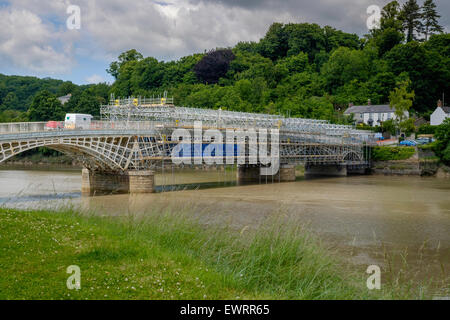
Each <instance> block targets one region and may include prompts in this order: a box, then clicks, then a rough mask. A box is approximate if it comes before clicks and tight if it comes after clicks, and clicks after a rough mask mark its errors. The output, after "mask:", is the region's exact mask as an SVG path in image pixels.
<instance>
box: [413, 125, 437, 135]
mask: <svg viewBox="0 0 450 320" xmlns="http://www.w3.org/2000/svg"><path fill="white" fill-rule="evenodd" d="M435 133H436V126H432V125H429V124H423V125H421V126H419V127H418V128H417V134H435Z"/></svg>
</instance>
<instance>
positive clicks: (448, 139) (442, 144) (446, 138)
mask: <svg viewBox="0 0 450 320" xmlns="http://www.w3.org/2000/svg"><path fill="white" fill-rule="evenodd" d="M434 137H435V138H436V139H437V142H436V146H435V152H436V155H437V156H438V157H439V158H441V160H442V161H443V162H444V163H446V164H450V119H445V121H444V122H443V123H442V124H441V125H440V126H438V127H437V128H436V133H435V135H434Z"/></svg>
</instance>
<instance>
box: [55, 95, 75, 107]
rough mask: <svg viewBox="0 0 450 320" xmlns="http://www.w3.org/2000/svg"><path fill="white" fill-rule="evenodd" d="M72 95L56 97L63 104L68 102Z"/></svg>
mask: <svg viewBox="0 0 450 320" xmlns="http://www.w3.org/2000/svg"><path fill="white" fill-rule="evenodd" d="M71 97H72V94H70V93H69V94H68V95H65V96H62V97H58V98H57V99H58V100H59V101H60V102H61V103H62V104H63V105H65V104H66V103H67V102H69V100H70V98H71Z"/></svg>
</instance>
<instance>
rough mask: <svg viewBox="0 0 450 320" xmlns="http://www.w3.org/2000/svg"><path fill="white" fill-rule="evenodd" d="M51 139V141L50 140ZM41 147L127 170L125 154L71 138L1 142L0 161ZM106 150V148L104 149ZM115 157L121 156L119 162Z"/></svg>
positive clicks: (92, 162) (111, 168)
mask: <svg viewBox="0 0 450 320" xmlns="http://www.w3.org/2000/svg"><path fill="white" fill-rule="evenodd" d="M49 140H50V141H49ZM39 147H47V148H49V149H53V150H56V151H59V152H62V153H65V154H69V155H75V156H78V157H80V158H81V159H82V160H83V159H84V160H85V161H84V162H85V163H84V164H85V165H87V166H93V167H100V168H104V169H108V170H113V171H114V170H126V169H127V168H126V166H124V163H125V162H126V161H123V160H125V159H124V157H123V156H120V155H118V154H117V153H113V152H109V154H108V153H106V152H102V150H100V151H99V150H98V148H95V147H94V146H93V145H92V144H91V143H87V144H79V143H74V142H73V141H71V140H65V139H64V140H62V139H45V140H42V141H40V140H33V141H17V142H8V143H1V142H0V163H2V162H4V161H6V160H8V159H11V158H13V157H15V156H16V155H19V154H21V153H23V152H26V151H29V150H33V149H36V148H39ZM103 151H104V149H103ZM112 156H114V158H116V159H117V158H119V159H120V160H122V161H120V162H118V161H117V160H116V159H114V158H113V157H112Z"/></svg>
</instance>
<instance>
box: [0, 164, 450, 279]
mask: <svg viewBox="0 0 450 320" xmlns="http://www.w3.org/2000/svg"><path fill="white" fill-rule="evenodd" d="M234 177H235V172H234V171H226V172H223V171H221V172H219V171H210V172H205V171H184V172H172V171H170V170H168V171H166V172H164V174H158V175H157V177H156V184H157V185H158V188H157V189H158V190H162V189H166V190H167V189H170V188H172V189H174V190H175V191H174V192H158V193H155V194H149V195H142V196H128V195H111V196H99V197H82V196H81V194H80V185H81V172H80V171H79V170H56V169H49V170H23V169H21V170H18V169H12V168H8V169H7V170H6V169H5V168H3V170H0V205H2V206H7V207H19V208H36V207H55V206H59V205H68V204H70V205H73V206H76V207H81V208H83V209H89V210H93V211H96V212H99V213H101V214H111V215H117V214H124V213H129V212H139V213H142V212H145V211H146V210H149V209H151V208H152V207H155V206H168V205H172V204H176V205H177V206H188V207H195V208H196V209H198V210H201V211H203V212H205V213H207V214H208V215H210V216H212V217H216V218H217V221H220V222H221V223H227V224H230V225H232V226H233V227H236V228H243V227H245V226H249V227H252V226H256V225H258V224H259V223H261V222H264V221H265V220H266V219H267V218H269V217H271V216H273V215H280V216H282V217H285V216H286V217H288V216H289V217H294V218H295V220H296V221H298V222H299V223H306V224H308V226H309V227H310V228H311V229H312V230H313V231H314V232H316V233H317V234H318V235H319V236H320V238H322V239H323V240H324V242H325V243H326V244H328V245H329V246H331V247H333V248H336V250H338V251H339V252H343V256H345V257H346V258H347V259H348V260H349V261H351V262H352V263H354V264H355V265H357V266H358V265H360V266H361V268H363V267H364V268H367V266H368V265H370V264H380V265H383V264H385V263H386V255H387V254H392V255H394V254H398V255H399V256H402V257H403V262H404V263H406V264H407V265H408V268H409V272H411V274H414V275H415V276H418V277H420V278H422V279H426V278H428V277H433V278H440V277H443V278H444V279H445V278H447V277H448V274H449V271H450V180H448V179H447V180H446V179H437V178H421V177H388V176H351V177H340V178H322V179H312V180H306V179H303V178H299V179H298V180H297V181H296V182H292V183H282V184H276V183H275V184H271V183H266V182H265V181H262V183H261V184H256V185H245V186H237V185H235V182H234ZM269 182H270V181H269ZM173 185H176V187H173ZM387 252H389V253H387Z"/></svg>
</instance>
